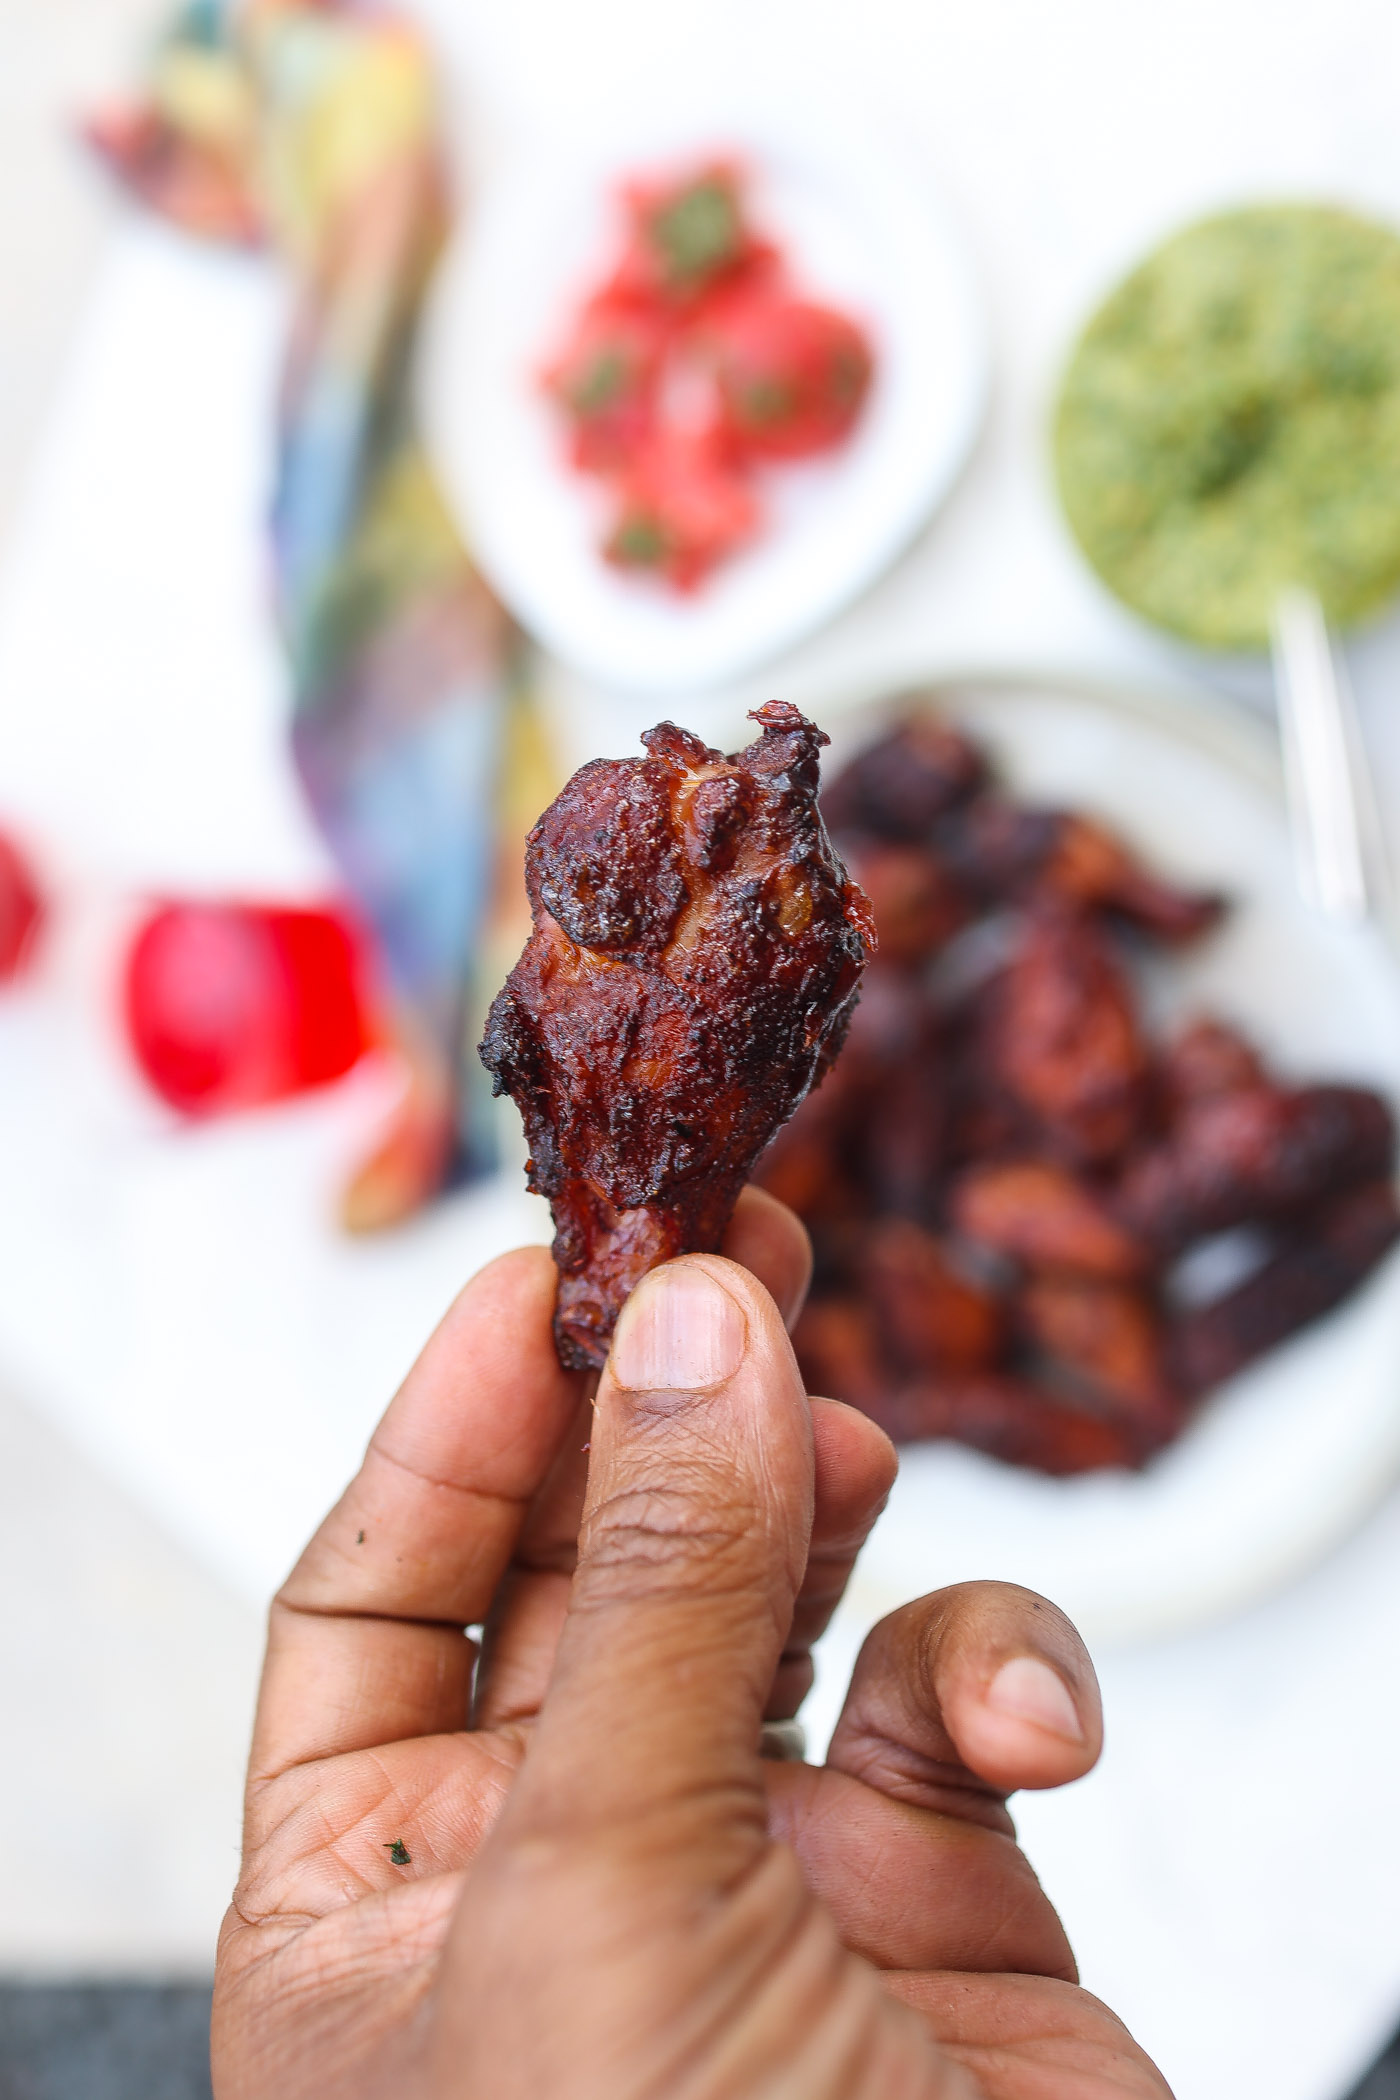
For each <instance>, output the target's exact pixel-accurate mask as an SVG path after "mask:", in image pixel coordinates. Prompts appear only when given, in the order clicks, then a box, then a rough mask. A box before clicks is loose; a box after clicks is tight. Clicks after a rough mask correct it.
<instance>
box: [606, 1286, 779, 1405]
mask: <svg viewBox="0 0 1400 2100" xmlns="http://www.w3.org/2000/svg"><path fill="white" fill-rule="evenodd" d="M748 1341H749V1329H748V1322H747V1321H746V1320H745V1318H744V1315H743V1311H742V1309H741V1307H740V1306H739V1305H738V1304H737V1303H736V1301H735V1300H734V1299H733V1298H731V1297H730V1295H729V1293H728V1291H727V1290H725V1288H724V1286H723V1285H722V1284H719V1283H716V1282H715V1279H714V1277H713V1276H711V1275H710V1274H709V1273H708V1272H707V1271H706V1270H704V1269H702V1268H700V1267H699V1266H698V1265H697V1264H695V1263H692V1262H680V1263H677V1264H676V1265H675V1266H674V1267H671V1268H666V1269H658V1270H657V1271H656V1273H655V1274H654V1275H651V1276H647V1277H644V1278H643V1280H642V1282H641V1283H639V1284H638V1286H637V1288H636V1290H635V1291H633V1293H632V1295H631V1297H630V1298H629V1299H628V1301H627V1303H626V1305H624V1306H623V1308H622V1317H621V1319H620V1320H619V1321H618V1323H617V1332H616V1333H615V1334H614V1336H613V1345H612V1356H611V1359H610V1361H611V1365H612V1375H613V1379H614V1381H615V1382H616V1383H617V1384H618V1385H620V1386H624V1387H626V1388H628V1389H629V1390H630V1391H632V1392H634V1393H656V1392H703V1391H704V1389H705V1388H706V1387H707V1386H712V1385H722V1384H723V1382H724V1380H725V1379H726V1378H732V1377H733V1376H734V1373H735V1372H736V1371H737V1370H738V1368H739V1366H740V1364H741V1363H742V1362H743V1360H744V1351H745V1349H746V1348H747V1347H748Z"/></svg>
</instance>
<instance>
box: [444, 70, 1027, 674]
mask: <svg viewBox="0 0 1400 2100" xmlns="http://www.w3.org/2000/svg"><path fill="white" fill-rule="evenodd" d="M716 152H719V153H730V152H732V153H735V154H737V155H738V156H739V158H740V159H741V160H742V161H743V162H744V163H745V165H746V166H747V167H748V168H749V169H750V170H751V172H752V176H753V201H754V209H755V216H756V218H757V221H758V223H759V224H760V226H761V227H763V228H764V229H766V230H769V231H771V232H772V233H773V234H775V235H776V236H777V237H778V238H779V240H780V241H781V242H782V244H783V246H784V248H785V250H786V252H787V254H788V256H789V258H790V260H791V264H792V267H793V271H794V275H795V277H796V278H797V279H798V281H799V282H800V283H801V285H802V286H803V287H804V288H805V289H807V290H809V291H810V292H811V294H812V295H813V296H814V297H817V298H825V299H829V300H831V301H834V302H835V303H836V304H838V305H840V306H842V307H845V308H848V309H849V310H850V311H851V312H852V313H853V314H855V315H856V316H858V317H859V318H860V319H861V320H862V321H863V323H864V324H865V325H866V326H867V327H868V328H869V330H870V332H871V335H872V337H873V340H874V342H875V345H876V354H877V360H878V365H877V373H876V380H875V384H874V386H873V388H872V391H871V395H870V399H869V401H868V403H867V406H866V409H865V412H864V414H863V416H862V418H861V421H860V423H859V425H858V426H857V429H856V432H855V434H854V435H853V437H852V439H851V440H850V442H849V443H848V444H847V445H846V446H844V447H843V448H842V449H841V451H840V452H839V453H836V454H834V455H833V456H832V457H831V458H830V459H826V460H817V461H813V462H810V463H806V464H803V465H800V466H793V467H780V468H776V469H774V470H772V471H771V472H769V471H765V473H764V475H763V482H762V496H763V500H764V502H765V506H766V509H767V523H766V527H765V529H764V532H763V534H762V537H761V538H760V539H758V540H757V541H756V542H755V544H754V545H753V547H752V548H749V549H746V550H744V551H743V552H741V553H739V554H737V555H736V556H735V557H733V558H732V559H731V560H730V561H729V562H728V563H726V564H724V565H723V566H722V567H721V568H719V569H718V570H717V571H715V573H714V574H713V575H712V576H711V577H710V578H709V579H708V580H707V581H706V583H705V585H704V586H703V587H702V589H700V590H699V591H698V592H697V593H695V594H694V595H692V596H688V597H687V596H681V595H680V594H678V593H676V592H674V591H673V590H671V589H669V588H668V587H667V586H665V585H663V584H661V583H659V582H657V581H656V580H654V579H651V578H642V577H635V576H628V575H624V574H620V573H619V572H618V571H616V570H615V569H612V568H610V567H609V566H608V564H607V563H606V562H605V561H604V559H603V557H602V555H601V553H600V551H599V542H600V539H601V538H602V535H603V517H604V506H605V501H606V499H605V497H604V496H603V493H602V491H601V490H600V488H599V486H598V485H597V484H596V483H593V482H591V481H589V480H586V479H584V478H582V477H580V476H579V475H577V474H576V473H575V472H574V471H573V470H572V469H571V468H570V466H569V464H568V462H567V459H566V456H565V447H564V441H563V435H562V433H561V430H560V428H559V425H558V419H557V416H556V414H555V412H554V410H553V409H552V407H551V404H550V403H549V401H548V400H546V399H545V398H544V397H543V395H542V392H541V388H540V383H539V374H540V371H541V368H542V366H543V365H544V363H545V362H546V361H547V359H548V356H549V354H550V352H551V351H552V350H553V349H554V348H555V347H556V346H557V345H558V343H559V340H560V337H561V334H562V333H563V332H564V331H565V330H566V329H567V325H568V321H569V316H570V314H571V312H572V311H573V310H575V308H576V306H577V304H578V302H579V300H580V297H581V296H582V295H583V294H584V293H585V292H586V290H587V289H588V288H589V286H590V285H591V284H592V283H593V282H595V281H596V279H597V277H598V275H599V273H600V271H601V270H602V269H603V268H605V267H606V265H607V262H608V259H609V256H610V255H611V254H612V253H613V252H615V249H616V245H617V239H618V233H617V204H616V193H617V188H618V184H619V181H620V179H622V178H623V177H625V176H627V175H629V174H635V173H638V172H646V171H649V170H653V169H661V170H664V169H667V168H669V167H675V166H681V167H683V166H685V165H686V164H688V163H692V162H693V161H695V160H696V159H698V158H703V157H704V156H706V155H708V154H714V153H716ZM984 342H985V339H984V332H983V328H982V322H981V314H980V310H979V302H978V299H977V295H976V291H975V288H974V285H973V280H972V277H971V275H970V272H969V270H968V267H967V265H966V262H965V260H964V257H963V254H962V250H961V247H960V245H959V242H958V239H957V237H956V234H955V233H954V231H953V230H952V228H951V227H950V225H949V224H948V221H947V219H946V218H945V215H944V212H943V209H942V207H941V205H940V203H939V200H938V198H937V196H936V194H935V193H934V191H933V188H932V186H931V184H930V183H929V182H928V180H927V178H926V177H925V176H924V175H923V173H922V171H920V170H918V169H917V167H910V166H908V165H906V163H905V161H904V159H903V157H902V156H901V154H900V153H899V151H898V150H897V149H896V147H895V146H894V144H893V143H892V142H891V141H890V140H888V139H887V138H885V137H884V136H882V135H880V134H878V133H876V132H874V131H872V130H870V129H868V128H866V127H864V126H862V125H861V124H860V123H858V122H856V121H855V120H853V118H852V117H851V115H850V113H849V111H846V110H840V111H834V110H831V109H828V108H825V107H819V106H818V105H817V103H816V102H814V101H813V99H812V98H811V97H810V96H807V97H803V98H802V99H801V100H800V102H799V101H798V100H797V99H796V98H794V100H793V101H792V102H791V103H790V104H787V105H785V106H782V107H779V106H775V105H774V103H773V100H772V97H771V96H768V97H764V98H762V100H761V106H754V105H753V103H752V102H751V101H749V100H746V99H745V97H744V95H743V93H742V91H741V90H740V89H738V88H737V87H736V88H734V89H731V90H728V91H725V90H722V89H715V88H703V87H702V88H698V89H697V90H696V92H695V93H694V94H693V95H692V96H690V97H688V98H687V101H686V104H685V106H684V108H683V109H682V110H680V111H675V110H672V111H669V112H668V111H666V110H662V109H658V108H656V107H655V106H654V105H653V106H650V107H647V108H637V107H632V108H630V109H627V110H625V111H623V112H621V113H615V114H611V115H600V116H599V117H598V118H597V119H596V120H595V127H594V129H593V131H592V132H591V134H590V135H588V136H585V137H582V138H574V139H570V140H563V141H561V140H559V139H552V140H550V141H548V142H545V143H543V144H541V143H539V142H537V143H536V145H535V146H534V147H533V148H532V150H530V151H529V152H524V151H522V152H520V153H518V154H517V156H516V158H515V159H514V160H513V161H512V162H511V163H510V164H509V165H508V166H507V167H505V168H504V169H503V170H501V171H499V172H498V173H497V174H496V175H495V177H494V178H493V179H492V180H491V181H489V182H488V184H487V186H486V188H485V190H484V191H483V193H482V195H481V196H480V198H479V199H478V200H477V202H476V204H475V206H474V208H473V209H472V210H471V212H470V213H469V214H468V216H467V219H466V221H465V222H464V225H463V228H462V231H461V233H460V235H459V236H458V239H457V241H456V243H455V245H454V246H453V248H452V250H451V251H450V253H449V255H448V256H447V258H446V259H445V261H444V266H443V269H442V271H441V273H440V278H439V284H438V288H437V293H436V298H435V304H434V309H433V314H432V318H431V322H430V328H429V337H428V343H427V355H426V357H425V359H424V381H423V387H424V411H425V418H426V422H427V426H428V430H429V437H430V443H431V444H432V446H433V449H434V452H435V456H436V462H437V466H438V469H439V471H440V473H441V474H442V477H443V480H444V483H445V485H446V487H447V490H448V493H449V497H450V499H451V500H452V501H453V503H454V504H455V506H456V508H457V511H458V514H459V516H460V518H461V520H462V522H463V525H464V527H465V529H466V532H467V534H468V537H469V539H470V543H471V546H472V550H473V553H474V554H475V556H476V558H477V559H478V560H479V562H480V564H481V567H482V569H483V570H484V572H485V573H486V575H487V576H488V578H489V579H490V581H491V582H492V584H493V585H494V586H495V588H496V590H497V591H498V592H499V594H500V596H501V597H502V598H503V599H504V600H505V602H506V603H507V605H509V606H510V608H511V610H512V611H513V612H514V613H515V614H516V616H517V617H518V618H519V619H520V621H521V622H522V623H523V625H524V626H525V627H526V628H528V629H529V630H530V631H531V632H532V633H533V634H534V635H535V636H536V638H537V639H538V640H539V641H541V642H543V643H544V644H545V645H546V646H547V647H548V648H549V649H551V650H553V651H554V653H555V654H556V655H558V656H560V657H562V658H563V659H564V660H565V661H566V662H567V663H569V664H571V665H572V666H573V667H575V668H576V669H577V670H580V671H582V672H583V673H584V674H585V675H587V676H590V677H592V678H593V679H595V680H597V681H598V682H599V683H600V684H602V685H604V686H606V687H610V688H613V689H622V690H627V689H641V688H646V689H649V690H650V691H652V692H654V693H658V694H660V693H678V692H684V691H695V690H699V689H703V688H705V687H714V686H718V685H721V684H724V683H726V682H728V681H730V680H733V679H737V678H739V677H741V676H742V675H743V674H745V673H746V672H750V671H753V670H755V669H757V668H758V667H759V665H761V664H762V663H763V662H765V661H766V660H767V659H768V658H770V657H772V656H775V655H777V654H778V653H779V652H780V651H781V650H783V649H785V648H787V647H789V646H790V645H791V644H793V643H794V642H796V641H797V640H798V639H799V638H800V637H801V636H803V635H804V634H806V633H808V632H809V631H810V630H811V629H812V628H814V627H816V626H818V625H820V624H821V623H822V622H823V621H825V620H827V619H829V618H831V617H832V615H833V614H835V613H836V612H837V611H838V610H839V609H840V608H841V607H842V606H843V605H844V604H845V603H846V602H847V601H848V600H849V599H850V598H852V597H853V596H854V595H855V594H856V593H857V592H859V591H860V590H862V589H863V588H864V587H865V586H866V585H868V584H869V583H870V582H872V581H873V580H874V578H875V577H876V576H878V575H879V574H880V572H881V571H882V570H883V569H884V568H885V567H886V566H887V565H888V564H889V563H890V562H891V561H892V560H893V559H894V557H895V556H896V555H897V554H899V553H900V551H901V550H902V549H903V547H904V546H905V545H906V544H907V542H908V541H909V540H910V539H911V538H912V537H913V535H914V533H915V532H917V530H918V529H919V527H920V526H921V525H922V524H923V523H924V521H925V520H926V519H927V518H928V516H929V515H930V513H931V512H932V511H933V509H934V508H935V506H936V505H937V504H938V503H939V502H940V501H941V500H942V498H943V497H944V496H945V495H946V494H947V492H948V490H949V488H950V487H951V485H952V483H953V481H954V480H955V478H956V476H957V474H958V472H959V470H960V468H961V466H962V464H963V461H964V459H965V458H966V456H967V453H968V451H969V448H970V446H971V444H972V441H973V438H974V437H975V435H976V432H977V428H978V425H979V422H980V420H981V415H982V409H983V403H984V399H985V394H986V356H985V347H984Z"/></svg>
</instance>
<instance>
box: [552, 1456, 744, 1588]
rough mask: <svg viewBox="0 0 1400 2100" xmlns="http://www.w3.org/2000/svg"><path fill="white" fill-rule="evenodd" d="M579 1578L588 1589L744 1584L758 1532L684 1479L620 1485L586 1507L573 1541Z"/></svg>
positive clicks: (718, 1586) (735, 1585) (739, 1516)
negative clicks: (580, 1530)
mask: <svg viewBox="0 0 1400 2100" xmlns="http://www.w3.org/2000/svg"><path fill="white" fill-rule="evenodd" d="M579 1556H580V1557H579V1574H580V1580H581V1583H582V1584H583V1585H584V1586H585V1587H586V1588H587V1589H589V1590H590V1591H591V1592H592V1593H593V1594H594V1595H595V1596H596V1595H603V1596H606V1595H609V1594H626V1595H628V1596H636V1595H637V1594H639V1593H644V1592H646V1591H649V1590H650V1591H656V1592H666V1593H675V1592H678V1591H679V1592H686V1591H689V1590H699V1589H702V1588H703V1589H705V1590H706V1591H711V1592H713V1591H716V1590H722V1589H726V1588H729V1587H735V1588H739V1587H748V1586H750V1585H752V1584H753V1583H755V1582H757V1581H759V1580H761V1578H762V1576H763V1574H764V1572H765V1556H764V1552H763V1544H762V1540H761V1538H760V1537H759V1536H758V1535H757V1534H756V1529H755V1526H754V1525H753V1523H752V1522H746V1521H745V1520H744V1517H743V1514H742V1513H741V1512H738V1511H730V1510H725V1509H722V1508H717V1507H716V1506H715V1501H714V1498H713V1497H712V1496H706V1495H703V1494H701V1493H698V1492H697V1491H696V1490H695V1488H694V1487H691V1486H687V1485H684V1484H679V1485H674V1486H673V1485H665V1486H649V1487H627V1488H623V1489H619V1490H618V1491H617V1492H616V1493H614V1494H612V1495H609V1496H608V1497H607V1498H606V1499H605V1500H604V1501H602V1502H601V1503H599V1504H598V1506H597V1507H596V1508H595V1509H594V1510H593V1511H592V1513H591V1515H590V1516H589V1518H588V1521H587V1523H586V1526H585V1529H584V1533H583V1536H582V1537H581V1539H580V1541H579Z"/></svg>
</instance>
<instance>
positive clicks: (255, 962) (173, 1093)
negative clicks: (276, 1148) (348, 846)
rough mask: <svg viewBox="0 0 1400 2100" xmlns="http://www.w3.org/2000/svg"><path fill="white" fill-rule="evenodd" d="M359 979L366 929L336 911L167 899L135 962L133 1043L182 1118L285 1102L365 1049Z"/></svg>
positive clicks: (130, 996)
mask: <svg viewBox="0 0 1400 2100" xmlns="http://www.w3.org/2000/svg"><path fill="white" fill-rule="evenodd" d="M362 976H363V964H362V961H361V946H360V938H359V935H358V933H357V931H356V929H355V928H354V927H353V926H352V925H351V923H350V922H349V920H348V919H346V918H344V917H342V916H340V915H339V914H338V913H335V912H330V911H292V910H281V909H278V908H275V907H272V906H265V905H252V904H171V905H166V906H164V907H163V908H162V909H161V910H159V911H157V912H156V913H155V914H154V915H153V917H151V918H150V919H148V920H147V921H146V923H145V925H144V926H143V927H142V928H141V930H140V932H139V933H138V934H137V936H136V939H135V942H134V943H133V946H132V949H131V953H130V956H129V958H128V961H127V971H126V1002H125V1003H126V1023H127V1029H128V1032H129V1034H130V1038H131V1044H132V1048H133V1050H134V1051H135V1053H136V1057H137V1060H138V1062H139V1064H140V1066H141V1069H142V1071H143V1072H144V1073H145V1075H146V1077H147V1079H148V1080H149V1081H150V1083H151V1085H152V1086H153V1087H154V1088H155V1090H156V1092H157V1093H158V1094H160V1095H161V1097H162V1098H163V1099H164V1100H166V1101H168V1102H169V1103H170V1105H171V1107H172V1108H176V1109H178V1110H179V1111H180V1112H181V1114H183V1115H187V1116H209V1115H219V1114H223V1113H226V1112H227V1111H229V1110H230V1109H239V1108H253V1107H256V1106H258V1105H260V1104H262V1103H265V1102H270V1101H279V1100H283V1099H285V1098H287V1097H288V1096H289V1095H293V1094H299V1093H304V1092H305V1091H307V1090H308V1089H309V1088H312V1087H317V1086H324V1085H326V1084H327V1083H328V1082H329V1081H331V1080H333V1079H339V1078H340V1077H341V1076H342V1074H344V1073H346V1072H348V1071H349V1070H350V1068H351V1066H352V1065H353V1064H355V1063H356V1062H357V1060H358V1059H359V1058H360V1056H361V1055H362V1053H363V1052H364V1051H365V1050H366V1049H367V1048H368V1046H369V1040H370V1036H369V1030H368V1027H367V1023H366V1015H365V1009H364V1000H363V996H362V992H361V982H362Z"/></svg>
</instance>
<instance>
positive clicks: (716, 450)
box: [605, 430, 762, 591]
mask: <svg viewBox="0 0 1400 2100" xmlns="http://www.w3.org/2000/svg"><path fill="white" fill-rule="evenodd" d="M761 515H762V513H761V509H760V505H759V502H758V498H757V497H756V496H755V495H754V493H753V491H752V489H751V488H750V487H749V485H748V483H747V482H746V481H745V480H744V479H743V477H742V476H741V475H739V474H737V473H736V472H735V470H734V467H733V465H732V463H731V462H730V461H729V459H728V458H727V456H726V454H725V452H724V451H723V449H722V448H720V447H718V446H716V445H715V444H714V442H713V441H712V440H711V439H709V438H708V437H706V436H704V435H698V436H697V435H692V434H690V433H688V432H683V431H675V430H665V431H660V432H658V433H657V435H656V437H655V438H654V440H653V441H652V443H651V444H650V446H649V447H648V448H647V450H646V451H645V452H644V453H643V454H642V456H641V458H640V459H639V460H638V461H637V463H636V465H635V467H634V468H633V470H632V472H631V473H630V474H629V475H628V476H627V477H626V479H625V480H624V481H623V482H622V484H621V486H620V489H619V501H618V510H617V517H616V522H615V523H614V526H613V529H612V532H611V534H610V536H609V538H608V542H607V546H606V549H605V551H606V553H607V557H608V560H609V561H611V562H613V563H615V564H616V565H617V567H619V568H624V569H645V570H650V571H651V572H652V573H653V574H654V575H658V576H662V577H664V578H665V579H666V581H667V582H668V583H673V584H675V585H676V586H677V588H678V589H680V590H683V591H689V590H694V589H695V587H696V585H697V584H699V583H700V582H702V581H703V579H704V578H705V577H706V576H707V575H708V574H709V572H710V570H711V569H713V568H714V567H715V565H716V563H717V562H721V561H723V560H724V559H725V557H726V556H727V555H730V554H732V553H733V552H734V550H735V549H736V548H737V547H741V546H743V545H744V543H745V541H747V540H750V539H752V538H753V536H754V534H755V532H757V530H758V526H759V522H760V518H761Z"/></svg>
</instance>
